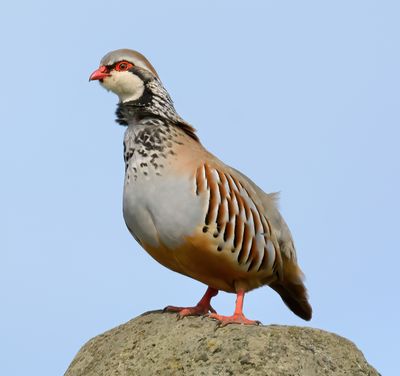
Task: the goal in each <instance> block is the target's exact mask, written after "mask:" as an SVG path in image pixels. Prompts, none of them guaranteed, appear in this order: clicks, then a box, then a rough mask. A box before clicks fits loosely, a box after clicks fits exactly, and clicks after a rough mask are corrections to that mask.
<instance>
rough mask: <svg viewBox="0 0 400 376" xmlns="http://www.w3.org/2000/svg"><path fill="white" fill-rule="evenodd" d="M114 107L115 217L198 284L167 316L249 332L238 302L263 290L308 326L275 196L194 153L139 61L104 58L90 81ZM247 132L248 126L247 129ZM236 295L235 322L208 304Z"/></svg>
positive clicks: (194, 143) (120, 54)
mask: <svg viewBox="0 0 400 376" xmlns="http://www.w3.org/2000/svg"><path fill="white" fill-rule="evenodd" d="M89 81H99V83H100V85H101V86H102V87H104V88H105V89H106V90H108V91H111V92H113V93H115V94H116V95H117V96H118V98H119V101H118V104H117V110H116V117H117V118H116V122H117V123H118V124H120V125H123V126H126V130H125V134H124V152H123V156H124V162H125V179H124V189H123V216H124V220H125V223H126V226H127V228H128V230H129V232H130V233H131V234H132V236H133V237H134V238H135V239H136V241H137V242H138V243H139V244H140V245H141V247H142V248H144V249H145V250H146V251H147V252H148V253H149V255H150V256H151V257H153V258H154V259H155V260H156V261H158V262H159V263H160V264H162V265H163V266H165V267H167V268H169V269H171V270H172V271H175V272H177V273H180V274H183V275H185V276H188V277H191V278H193V279H195V280H197V281H200V282H202V283H204V284H205V285H206V286H207V290H206V292H205V294H204V296H203V297H202V298H201V299H200V301H199V302H198V303H197V304H196V305H195V306H193V307H176V306H167V307H166V308H165V311H167V312H176V314H177V315H178V318H183V317H185V316H208V317H210V318H211V319H214V320H216V321H217V323H218V324H219V325H222V326H225V325H228V324H244V325H256V324H259V323H260V322H259V321H257V320H250V319H248V318H247V317H246V316H245V315H244V313H243V303H244V296H245V294H246V293H247V292H249V291H251V290H254V289H256V288H258V287H261V286H269V287H271V288H272V289H273V290H275V291H276V292H277V293H278V294H279V295H280V296H281V298H282V300H283V302H284V303H285V304H286V305H287V307H288V308H289V309H290V310H291V311H292V312H293V313H295V314H296V315H297V316H299V317H301V318H302V319H304V320H307V321H308V320H310V319H311V317H312V308H311V305H310V303H309V301H308V293H307V289H306V287H305V285H304V274H303V272H302V270H301V269H300V267H299V265H298V262H297V256H296V250H295V246H294V242H293V238H292V235H291V232H290V230H289V228H288V226H287V224H286V222H285V221H284V219H283V217H282V215H281V214H280V212H279V209H278V204H277V200H278V197H277V194H276V193H271V194H267V193H265V192H264V191H263V190H262V189H261V188H259V187H258V186H257V185H256V184H255V183H254V182H253V181H252V180H251V179H249V178H248V177H247V176H245V175H244V174H243V173H241V172H239V171H238V170H236V169H234V168H232V167H229V166H228V165H226V164H225V163H223V162H222V161H221V160H219V159H218V158H217V157H216V156H214V155H213V154H212V153H210V152H209V151H207V149H206V148H205V147H204V146H203V145H202V143H201V142H200V140H199V137H198V136H197V134H196V130H195V128H193V126H192V125H191V124H190V123H188V122H186V121H185V120H184V119H182V118H181V117H180V116H179V115H178V113H177V111H176V110H175V107H174V103H173V101H172V99H171V97H170V95H169V93H168V92H167V90H166V89H165V87H164V85H163V84H162V82H161V80H160V78H159V75H158V73H157V72H156V70H155V69H154V67H153V66H152V65H151V63H150V62H149V61H148V60H147V58H146V57H145V56H143V55H142V54H141V53H139V52H137V51H134V50H130V49H118V50H115V51H111V52H109V53H107V54H106V55H105V56H104V57H103V58H102V59H101V61H100V65H99V68H97V69H96V70H95V71H94V72H93V73H92V74H91V75H90V77H89ZM249 126H250V125H249ZM219 291H224V292H228V293H234V294H236V304H235V310H234V313H233V314H232V315H230V316H223V315H220V314H218V313H217V312H216V311H215V309H214V308H213V307H212V305H211V299H212V298H213V297H215V296H216V295H217V294H218V292H219Z"/></svg>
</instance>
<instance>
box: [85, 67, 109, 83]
mask: <svg viewBox="0 0 400 376" xmlns="http://www.w3.org/2000/svg"><path fill="white" fill-rule="evenodd" d="M109 76H111V74H110V73H109V72H108V69H107V67H105V66H104V65H102V66H101V67H100V68H99V69H96V70H95V71H94V72H93V73H92V74H91V75H90V77H89V81H94V80H102V79H103V78H105V77H109Z"/></svg>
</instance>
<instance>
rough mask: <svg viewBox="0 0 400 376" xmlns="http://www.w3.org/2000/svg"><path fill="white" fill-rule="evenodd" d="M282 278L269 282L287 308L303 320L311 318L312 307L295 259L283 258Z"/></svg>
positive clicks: (301, 273)
mask: <svg viewBox="0 0 400 376" xmlns="http://www.w3.org/2000/svg"><path fill="white" fill-rule="evenodd" d="M282 261H283V265H282V266H283V268H282V272H283V273H282V274H283V275H282V278H281V279H279V280H277V281H275V282H273V283H272V284H270V287H272V288H273V289H274V290H275V291H276V292H277V293H278V294H279V295H280V296H281V298H282V300H283V301H284V303H285V304H286V305H287V306H288V307H289V309H290V310H291V311H292V312H293V313H295V314H296V315H297V316H299V317H301V318H302V319H303V320H307V321H309V320H311V317H312V308H311V305H310V303H309V302H308V295H307V289H306V287H305V286H304V283H303V272H302V271H301V270H300V268H299V266H298V265H297V262H296V261H295V260H293V259H292V260H291V259H287V258H283V260H282Z"/></svg>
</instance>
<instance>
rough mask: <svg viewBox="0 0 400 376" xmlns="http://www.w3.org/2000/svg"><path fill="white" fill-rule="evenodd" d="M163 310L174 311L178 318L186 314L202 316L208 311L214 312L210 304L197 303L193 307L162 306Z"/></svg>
mask: <svg viewBox="0 0 400 376" xmlns="http://www.w3.org/2000/svg"><path fill="white" fill-rule="evenodd" d="M164 312H176V314H177V316H178V318H179V319H181V318H183V317H186V316H204V315H207V314H208V313H209V312H212V313H213V314H216V311H215V309H214V308H213V307H212V306H211V305H210V304H208V305H206V304H197V305H196V306H195V307H174V306H167V307H165V308H164Z"/></svg>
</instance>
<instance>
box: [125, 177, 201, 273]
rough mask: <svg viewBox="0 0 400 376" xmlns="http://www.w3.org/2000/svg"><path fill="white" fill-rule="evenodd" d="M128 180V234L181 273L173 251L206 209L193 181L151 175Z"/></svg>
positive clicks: (126, 204)
mask: <svg viewBox="0 0 400 376" xmlns="http://www.w3.org/2000/svg"><path fill="white" fill-rule="evenodd" d="M130 180H131V181H129V182H128V181H127V179H126V181H125V188H124V196H123V211H124V219H125V222H126V225H127V227H128V229H129V231H130V232H131V233H132V235H133V236H134V237H135V238H136V239H137V240H138V241H139V242H140V243H141V245H142V246H143V247H144V248H145V249H146V250H147V251H148V252H149V253H150V254H151V256H153V257H154V258H155V259H156V260H157V261H159V262H161V263H162V264H164V265H165V266H167V267H169V268H171V269H173V270H176V271H179V272H183V271H182V270H181V268H180V267H179V265H178V263H177V261H176V260H175V257H174V254H173V250H174V249H177V248H179V247H180V246H182V244H183V243H184V239H185V238H186V237H187V236H190V235H191V234H192V233H193V232H194V231H195V230H196V227H197V226H198V225H199V224H200V223H201V219H202V216H203V214H202V213H203V212H204V210H205V209H204V208H203V206H204V204H203V203H202V201H201V200H200V199H199V198H198V197H197V196H196V194H195V191H194V189H195V188H194V185H193V182H192V181H191V179H190V177H185V176H183V177H177V176H170V177H165V176H157V175H155V174H152V173H149V174H148V175H147V176H140V175H139V176H137V178H136V180H133V181H132V178H131V179H130ZM166 253H167V254H166ZM168 253H169V254H168Z"/></svg>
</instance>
